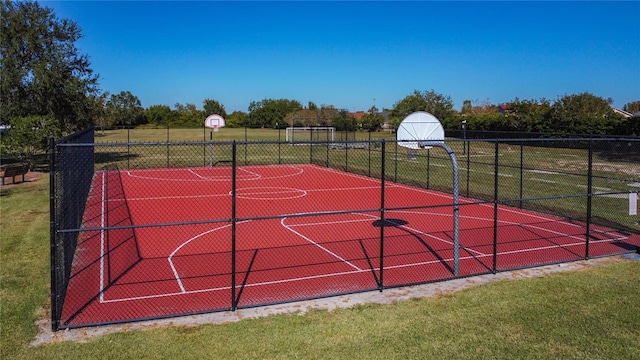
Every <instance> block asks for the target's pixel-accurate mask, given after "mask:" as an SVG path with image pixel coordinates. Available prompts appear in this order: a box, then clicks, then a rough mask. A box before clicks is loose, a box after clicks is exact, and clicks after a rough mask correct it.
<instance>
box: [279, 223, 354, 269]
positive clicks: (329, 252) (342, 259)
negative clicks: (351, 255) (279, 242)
mask: <svg viewBox="0 0 640 360" xmlns="http://www.w3.org/2000/svg"><path fill="white" fill-rule="evenodd" d="M285 220H287V218H286V217H285V218H282V219H281V220H280V225H282V227H284V228H285V229H287V230H289V231H291V232H292V233H294V234H296V235H298V236H300V237H301V238H303V239H304V240H306V241H307V242H309V243H311V244H313V245H315V246H317V247H318V248H320V249H322V250H323V251H324V252H326V253H327V254H329V255H331V256H333V257H335V258H336V259H338V260H340V261H342V262H344V263H345V264H347V265H349V266H351V267H352V268H354V269H356V270H362V269H360V268H359V267H357V266H355V265H354V264H353V263H351V262H350V261H348V260H347V259H345V258H343V257H342V256H340V255H338V254H336V253H334V252H333V251H331V250H329V249H327V248H326V247H324V246H322V245H320V244H318V243H317V242H315V241H313V240H311V239H309V238H308V237H306V236H304V235H302V234H301V233H299V232H297V231H295V230H293V229H292V228H291V226H288V225H286V224H285V223H284V221H285ZM319 224H321V223H319Z"/></svg>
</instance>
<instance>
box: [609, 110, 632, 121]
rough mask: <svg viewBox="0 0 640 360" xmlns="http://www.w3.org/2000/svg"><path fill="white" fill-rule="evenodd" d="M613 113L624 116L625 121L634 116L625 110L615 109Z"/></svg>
mask: <svg viewBox="0 0 640 360" xmlns="http://www.w3.org/2000/svg"><path fill="white" fill-rule="evenodd" d="M613 112H614V113H616V114H620V115H622V116H624V118H625V119H628V118H630V117H632V116H633V114H632V113H630V112H628V111H624V110H620V109H616V108H613Z"/></svg>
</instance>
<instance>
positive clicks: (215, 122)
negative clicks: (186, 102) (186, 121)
mask: <svg viewBox="0 0 640 360" xmlns="http://www.w3.org/2000/svg"><path fill="white" fill-rule="evenodd" d="M204 126H205V127H206V128H209V129H212V131H211V132H210V133H209V141H210V143H209V166H213V133H214V132H217V131H218V130H219V129H220V128H221V127H224V118H223V117H222V116H220V115H218V114H213V115H209V116H207V118H206V119H205V120H204Z"/></svg>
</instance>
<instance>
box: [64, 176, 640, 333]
mask: <svg viewBox="0 0 640 360" xmlns="http://www.w3.org/2000/svg"><path fill="white" fill-rule="evenodd" d="M231 171H232V169H231V168H226V167H213V168H189V169H187V168H184V169H161V170H158V169H155V170H121V171H119V172H118V171H100V172H97V173H96V175H95V178H94V182H93V187H92V190H91V194H90V196H89V200H88V203H87V207H86V213H85V219H84V228H85V229H88V230H87V231H84V232H83V233H82V234H81V235H80V238H79V240H78V248H77V250H76V254H75V259H74V267H73V269H72V272H71V279H70V282H69V286H68V291H67V296H66V299H65V302H64V308H63V314H62V322H61V326H63V327H75V326H86V325H92V324H102V323H111V322H122V321H131V320H142V319H149V318H156V317H167V316H176V315H182V314H195V313H202V312H211V311H221V310H229V309H231V308H232V307H233V305H232V300H235V301H236V302H237V304H236V305H237V306H238V307H247V306H258V305H265V304H270V303H277V302H285V301H293V300H301V299H308V298H314V297H321V296H330V295H338V294H345V293H350V292H356V291H365V290H373V289H379V288H380V286H381V283H382V286H384V287H394V286H401V285H410V284H417V283H424V282H430V281H438V280H443V279H450V278H452V277H454V273H453V269H454V261H453V258H454V247H453V207H452V206H451V205H452V202H453V201H452V196H451V195H450V194H444V193H440V192H436V191H430V190H425V189H422V188H417V187H411V186H406V185H402V184H398V183H393V182H389V181H387V182H385V188H384V197H385V204H384V208H385V209H389V208H405V209H404V210H386V211H385V214H384V216H385V219H386V223H385V224H386V225H385V226H384V227H381V221H380V216H381V213H380V208H381V182H380V180H377V179H372V178H368V177H365V176H360V175H354V174H350V173H346V172H341V171H337V170H333V169H329V168H324V167H320V166H315V165H279V166H243V167H238V168H237V174H236V179H237V182H236V194H237V200H236V203H235V209H236V215H235V218H236V219H237V222H236V223H235V227H234V226H233V224H232V222H231V219H232V218H233V212H232V196H231V193H232V182H231V176H232V173H231ZM470 202H471V200H469V199H464V198H461V199H460V204H461V206H460V226H459V228H460V245H461V249H460V253H459V256H460V263H459V264H460V267H459V274H458V276H470V275H474V274H481V273H487V272H491V271H493V269H494V254H493V251H494V241H493V239H494V219H493V215H494V206H493V204H469V203H470ZM312 213H315V214H312ZM317 213H320V214H317ZM159 223H160V224H165V226H162V227H154V226H147V225H153V224H159ZM132 225H134V226H135V228H134V227H132ZM104 227H116V229H111V230H109V231H104V230H101V228H104ZM382 231H383V232H384V242H383V246H381V244H380V237H381V234H382ZM234 232H235V239H236V242H235V244H232V238H233V236H232V235H233V233H234ZM591 232H592V234H591V239H590V242H589V255H590V256H600V255H608V254H616V253H621V252H624V251H626V250H629V249H630V248H632V247H633V246H640V236H638V235H635V234H633V235H631V234H625V233H621V232H618V231H615V230H612V229H608V228H604V227H600V226H595V225H592V226H591ZM585 243H586V225H585V224H584V223H579V222H573V221H567V220H564V219H561V218H559V217H554V216H550V215H545V214H541V213H536V212H531V211H527V210H521V209H517V208H513V207H507V206H500V207H499V208H498V228H497V244H496V245H495V246H496V249H497V256H496V257H495V258H496V259H497V263H496V264H495V268H496V269H497V270H504V269H511V268H520V267H528V266H537V265H542V264H548V263H554V262H563V261H571V260H577V259H581V258H584V257H585V251H586V247H585ZM233 246H235V249H236V257H235V260H232V251H231V250H232V247H233ZM381 251H382V252H383V254H384V257H383V258H382V261H381V256H380V255H381ZM232 264H233V265H234V266H235V278H233V279H234V280H235V284H234V283H232ZM381 265H382V268H383V269H384V270H383V271H382V272H381V271H380V269H381ZM232 289H233V290H234V291H233V294H232Z"/></svg>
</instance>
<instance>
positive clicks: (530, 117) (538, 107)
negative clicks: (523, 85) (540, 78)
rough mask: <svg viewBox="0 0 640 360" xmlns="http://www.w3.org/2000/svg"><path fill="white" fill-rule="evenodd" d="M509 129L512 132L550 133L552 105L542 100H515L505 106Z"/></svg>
mask: <svg viewBox="0 0 640 360" xmlns="http://www.w3.org/2000/svg"><path fill="white" fill-rule="evenodd" d="M503 111H504V114H505V117H506V121H507V123H508V124H509V126H508V128H509V130H511V131H526V132H548V131H549V124H548V120H549V113H550V111H551V103H550V102H549V100H547V99H545V98H542V99H540V100H535V99H532V100H520V99H518V98H516V99H515V100H513V101H511V102H508V103H506V104H504V105H503Z"/></svg>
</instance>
